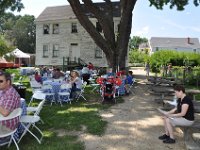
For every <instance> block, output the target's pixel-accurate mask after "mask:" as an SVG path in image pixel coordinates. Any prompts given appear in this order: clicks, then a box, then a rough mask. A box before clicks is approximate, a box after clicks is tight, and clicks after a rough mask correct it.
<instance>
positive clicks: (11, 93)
mask: <svg viewBox="0 0 200 150" xmlns="http://www.w3.org/2000/svg"><path fill="white" fill-rule="evenodd" d="M19 107H20V95H19V94H18V92H17V91H16V90H15V89H14V87H12V83H11V76H10V74H9V73H6V72H4V71H1V70H0V114H1V115H2V116H4V117H6V116H8V115H9V114H10V113H11V112H12V111H13V110H14V109H16V108H19ZM18 122H19V119H17V118H14V119H12V120H7V121H6V122H4V124H2V123H0V132H2V131H9V130H13V129H15V127H16V126H17V125H18ZM9 139H10V138H9ZM9 139H8V140H9ZM5 140H6V139H4V138H0V143H1V142H3V141H5ZM6 141H7V140H6Z"/></svg>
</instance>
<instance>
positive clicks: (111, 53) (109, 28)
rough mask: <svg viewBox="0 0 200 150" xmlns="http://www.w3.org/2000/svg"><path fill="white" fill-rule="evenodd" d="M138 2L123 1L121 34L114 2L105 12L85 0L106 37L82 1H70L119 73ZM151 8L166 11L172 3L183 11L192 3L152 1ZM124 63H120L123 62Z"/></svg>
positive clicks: (109, 1)
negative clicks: (116, 20)
mask: <svg viewBox="0 0 200 150" xmlns="http://www.w3.org/2000/svg"><path fill="white" fill-rule="evenodd" d="M136 1H137V0H120V9H121V20H120V24H119V31H118V34H117V38H116V34H115V33H114V26H113V23H114V21H113V15H112V10H113V8H112V3H111V0H104V2H105V5H106V7H105V9H101V8H99V7H96V5H95V4H94V3H93V2H92V0H82V2H83V4H84V6H85V7H86V8H87V10H90V13H92V14H93V16H94V18H96V19H97V20H98V22H99V23H100V25H101V27H102V30H103V35H101V34H99V33H98V32H97V31H96V29H95V26H94V25H93V24H92V22H91V21H90V20H89V18H88V17H87V16H86V14H85V12H84V9H83V7H82V5H81V4H80V0H68V2H69V3H70V5H71V7H72V9H73V11H74V13H75V15H76V17H77V18H78V20H79V22H80V24H81V25H82V26H83V27H84V28H85V30H86V31H87V32H88V33H89V34H90V36H91V37H92V39H93V40H94V41H95V43H96V44H97V45H98V46H99V47H100V48H101V49H102V50H103V52H104V53H105V55H106V58H107V61H108V65H109V66H110V67H112V68H113V69H114V70H116V67H117V66H118V65H119V67H120V68H122V67H125V62H126V59H127V58H126V56H127V51H128V42H129V36H130V33H131V27H132V11H133V9H134V6H135V4H136ZM149 1H150V6H155V7H156V8H157V9H162V8H163V6H164V5H167V4H170V8H173V7H174V6H177V9H178V10H183V9H184V7H185V6H186V5H187V4H188V1H189V0H182V1H180V0H173V1H170V0H162V1H161V0H160V1H159V0H149ZM193 2H194V4H195V5H196V6H198V5H199V3H200V1H199V0H194V1H193ZM119 62H120V63H119Z"/></svg>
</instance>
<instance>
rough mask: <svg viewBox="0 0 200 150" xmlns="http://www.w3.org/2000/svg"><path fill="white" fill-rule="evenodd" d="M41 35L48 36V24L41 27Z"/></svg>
mask: <svg viewBox="0 0 200 150" xmlns="http://www.w3.org/2000/svg"><path fill="white" fill-rule="evenodd" d="M43 33H44V34H49V24H44V25H43Z"/></svg>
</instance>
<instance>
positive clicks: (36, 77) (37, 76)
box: [35, 72, 42, 83]
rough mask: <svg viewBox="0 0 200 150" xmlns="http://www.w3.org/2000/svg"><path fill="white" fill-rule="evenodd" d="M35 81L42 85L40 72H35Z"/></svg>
mask: <svg viewBox="0 0 200 150" xmlns="http://www.w3.org/2000/svg"><path fill="white" fill-rule="evenodd" d="M35 80H36V81H37V82H40V83H42V77H41V76H40V75H39V73H38V72H35Z"/></svg>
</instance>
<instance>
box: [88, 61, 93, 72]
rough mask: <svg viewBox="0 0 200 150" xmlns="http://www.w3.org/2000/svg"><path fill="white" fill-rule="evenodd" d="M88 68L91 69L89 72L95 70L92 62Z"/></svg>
mask: <svg viewBox="0 0 200 150" xmlns="http://www.w3.org/2000/svg"><path fill="white" fill-rule="evenodd" d="M87 67H88V68H89V70H94V65H93V64H92V63H91V62H89V64H88V66H87Z"/></svg>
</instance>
